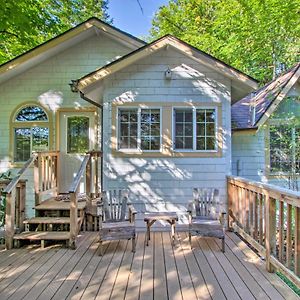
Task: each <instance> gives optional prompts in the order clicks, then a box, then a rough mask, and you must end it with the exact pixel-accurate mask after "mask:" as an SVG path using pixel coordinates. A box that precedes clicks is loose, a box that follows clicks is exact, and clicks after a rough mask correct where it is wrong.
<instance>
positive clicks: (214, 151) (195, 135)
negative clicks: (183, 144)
mask: <svg viewBox="0 0 300 300" xmlns="http://www.w3.org/2000/svg"><path fill="white" fill-rule="evenodd" d="M176 109H182V110H192V113H193V149H180V148H175V144H176V140H175V139H176V135H175V133H176V120H175V111H176ZM204 109H214V110H215V116H216V120H215V149H214V150H198V149H196V147H197V134H196V132H197V122H196V112H197V110H204ZM205 124H206V123H205ZM172 151H174V152H187V153H188V152H199V153H217V152H218V107H217V106H193V107H188V106H173V107H172Z"/></svg>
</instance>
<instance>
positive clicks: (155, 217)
mask: <svg viewBox="0 0 300 300" xmlns="http://www.w3.org/2000/svg"><path fill="white" fill-rule="evenodd" d="M144 221H145V222H146V225H147V246H148V245H149V241H150V228H151V226H152V225H153V224H154V223H155V222H156V221H166V222H168V223H169V224H170V225H171V234H172V241H173V244H174V241H175V224H176V221H178V216H177V214H176V213H175V212H153V213H145V218H144Z"/></svg>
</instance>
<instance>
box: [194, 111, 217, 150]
mask: <svg viewBox="0 0 300 300" xmlns="http://www.w3.org/2000/svg"><path fill="white" fill-rule="evenodd" d="M196 150H207V151H210V150H216V111H215V109H196Z"/></svg>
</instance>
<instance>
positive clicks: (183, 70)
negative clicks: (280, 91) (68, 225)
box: [0, 18, 257, 216]
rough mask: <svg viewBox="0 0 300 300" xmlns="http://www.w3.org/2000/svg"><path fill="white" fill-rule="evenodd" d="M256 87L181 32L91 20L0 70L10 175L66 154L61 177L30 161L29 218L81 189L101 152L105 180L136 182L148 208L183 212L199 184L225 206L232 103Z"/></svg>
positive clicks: (137, 195)
mask: <svg viewBox="0 0 300 300" xmlns="http://www.w3.org/2000/svg"><path fill="white" fill-rule="evenodd" d="M70 83H71V84H70ZM69 85H71V88H70V86H69ZM256 88H257V82H256V81H255V80H254V79H253V78H251V77H249V76H248V75H246V74H244V73H242V72H240V71H238V70H236V69H234V68H233V67H231V66H228V65H227V64H225V63H224V62H222V61H220V60H218V59H216V58H214V57H212V56H210V55H208V54H206V53H204V52H202V51H200V50H199V49H196V48H194V47H192V46H190V45H188V44H186V43H184V42H183V41H180V40H178V39H177V38H175V37H173V36H170V35H167V36H164V37H162V38H160V39H158V40H156V41H154V42H152V43H150V44H146V43H145V42H143V41H141V40H139V39H137V38H135V37H133V36H131V35H129V34H127V33H125V32H122V31H120V30H119V29H117V28H115V27H113V26H110V25H108V24H106V23H104V22H102V21H100V20H98V19H95V18H92V19H89V20H88V21H86V22H84V23H82V24H80V25H78V26H77V27H75V28H73V29H71V30H69V31H67V32H65V33H64V34H62V35H60V36H58V37H56V38H54V39H52V40H50V41H48V42H46V43H44V44H42V45H40V46H38V47H36V48H34V49H32V50H30V51H28V52H27V53H25V54H23V55H21V56H19V57H17V58H15V59H13V60H11V61H9V62H7V63H5V64H3V65H2V66H1V67H0V91H1V96H0V102H1V110H0V116H1V118H0V133H1V135H0V140H1V143H0V159H1V162H0V172H5V171H7V170H15V173H16V171H17V170H20V168H22V166H24V163H25V162H26V161H28V159H30V157H31V156H32V152H33V151H49V150H55V151H56V150H57V151H59V158H60V159H59V160H60V163H59V166H58V164H57V165H56V167H57V174H56V175H57V176H56V177H55V178H54V177H51V176H54V175H53V174H52V173H51V172H50V171H49V172H50V173H49V172H48V171H47V172H48V173H47V172H45V174H44V173H43V174H42V173H38V171H37V172H34V170H33V167H29V168H27V170H26V174H25V175H26V176H25V177H26V179H27V180H28V181H27V201H26V209H25V214H26V216H32V215H33V214H34V212H33V210H32V207H34V205H35V204H37V203H40V202H41V201H42V200H43V197H45V195H46V194H47V193H46V192H47V191H51V192H53V191H54V192H55V193H66V192H68V191H70V185H71V184H72V182H73V179H74V177H75V176H76V175H77V174H78V170H79V167H80V165H81V162H82V160H83V159H84V153H86V152H87V151H90V150H100V151H102V153H103V159H102V168H98V172H99V173H101V174H100V176H99V178H100V177H102V180H100V179H99V180H98V183H97V185H101V188H102V189H103V190H105V189H114V188H128V189H129V190H130V192H131V195H132V200H133V201H134V203H135V205H136V208H137V209H138V210H139V211H141V212H143V211H145V210H147V211H159V210H170V211H178V212H184V211H185V209H186V205H187V201H188V200H190V199H191V197H192V188H194V187H215V188H217V189H219V191H220V199H221V201H222V203H223V206H224V208H226V201H227V200H226V175H228V174H231V157H232V150H231V149H232V146H231V104H232V103H233V102H235V101H237V100H239V99H241V98H242V97H244V96H245V95H247V94H248V93H250V92H251V91H252V90H254V89H256ZM50 161H51V162H50V163H49V162H48V163H47V162H45V163H44V164H45V165H47V164H48V165H47V166H48V167H49V165H51V164H52V163H53V161H52V160H50ZM31 163H32V161H31ZM40 163H42V159H41V160H40ZM49 168H50V167H49ZM50 169H51V168H50ZM95 170H97V169H95ZM95 172H96V171H95ZM49 174H50V175H49ZM34 176H36V179H38V178H43V179H45V178H46V179H45V180H46V181H45V182H46V183H45V182H44V183H43V184H42V185H39V186H34V180H33V177H34ZM93 176H95V174H94V173H93ZM54 179H55V180H57V181H58V182H57V184H56V185H55V188H54V187H53V186H52V185H51V184H52V183H53V182H54V181H55V180H54ZM95 185H96V183H95ZM49 187H52V188H49ZM80 188H81V189H82V191H83V189H84V184H82V187H80ZM37 194H38V195H37Z"/></svg>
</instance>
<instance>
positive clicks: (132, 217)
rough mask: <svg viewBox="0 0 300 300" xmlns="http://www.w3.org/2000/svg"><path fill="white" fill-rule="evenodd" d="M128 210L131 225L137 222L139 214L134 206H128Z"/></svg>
mask: <svg viewBox="0 0 300 300" xmlns="http://www.w3.org/2000/svg"><path fill="white" fill-rule="evenodd" d="M128 209H129V221H130V222H131V223H134V222H135V215H136V214H137V210H136V209H135V208H134V206H133V205H132V204H129V205H128Z"/></svg>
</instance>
